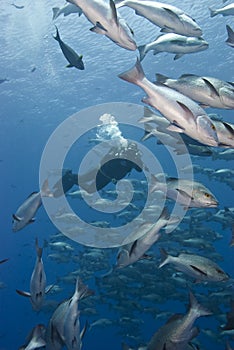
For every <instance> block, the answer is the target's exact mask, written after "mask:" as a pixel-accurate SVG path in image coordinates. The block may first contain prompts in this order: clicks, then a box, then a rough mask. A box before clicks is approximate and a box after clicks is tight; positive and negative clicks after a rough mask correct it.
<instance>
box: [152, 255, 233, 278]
mask: <svg viewBox="0 0 234 350" xmlns="http://www.w3.org/2000/svg"><path fill="white" fill-rule="evenodd" d="M160 253H161V257H162V261H161V263H160V265H159V268H161V267H163V266H164V265H166V264H172V265H173V266H174V267H175V269H176V270H178V271H181V272H184V273H185V274H187V275H189V276H191V277H193V278H195V279H196V281H197V282H221V281H227V280H228V279H229V276H228V275H227V274H226V273H225V272H224V271H223V270H222V269H221V268H220V267H219V266H218V265H217V264H216V263H214V262H213V261H212V260H210V259H208V258H205V257H203V256H200V255H195V254H184V253H181V254H179V255H178V256H177V257H176V256H171V255H169V254H167V252H166V251H165V250H164V249H162V248H161V249H160Z"/></svg>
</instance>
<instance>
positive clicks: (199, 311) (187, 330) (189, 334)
mask: <svg viewBox="0 0 234 350" xmlns="http://www.w3.org/2000/svg"><path fill="white" fill-rule="evenodd" d="M208 315H211V313H210V312H209V311H208V310H206V309H205V308H204V307H203V306H201V305H200V304H198V302H197V300H196V299H195V297H194V295H193V294H192V293H191V292H190V308H189V311H188V312H187V314H186V315H184V316H183V315H181V314H176V315H173V316H172V317H171V318H170V319H169V320H168V321H167V322H166V324H165V325H163V326H162V327H161V328H159V329H158V330H157V332H156V333H155V334H154V335H153V337H152V338H151V340H150V342H149V344H148V346H147V350H188V349H194V347H193V346H192V345H191V346H190V345H189V342H190V341H191V340H192V339H193V338H194V337H195V336H197V334H198V332H199V331H198V329H197V327H193V324H194V322H195V321H196V319H197V318H199V317H201V316H208Z"/></svg>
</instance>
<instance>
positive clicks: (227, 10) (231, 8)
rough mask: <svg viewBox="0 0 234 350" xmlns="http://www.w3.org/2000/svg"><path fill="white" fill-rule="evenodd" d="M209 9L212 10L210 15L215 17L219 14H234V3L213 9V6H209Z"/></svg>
mask: <svg viewBox="0 0 234 350" xmlns="http://www.w3.org/2000/svg"><path fill="white" fill-rule="evenodd" d="M209 10H210V17H214V16H217V15H223V16H234V3H232V4H229V5H227V6H224V7H222V8H219V9H216V10H212V9H211V8H209Z"/></svg>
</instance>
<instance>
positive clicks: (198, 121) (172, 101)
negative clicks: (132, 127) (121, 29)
mask: <svg viewBox="0 0 234 350" xmlns="http://www.w3.org/2000/svg"><path fill="white" fill-rule="evenodd" d="M119 78H121V79H123V80H126V81H128V82H130V83H132V84H135V85H138V86H139V87H141V88H142V89H143V90H144V91H145V92H146V94H147V95H148V96H147V97H146V98H144V99H143V100H142V101H143V102H145V103H147V104H149V105H150V106H152V107H154V108H155V109H157V110H159V111H160V113H162V115H163V116H164V117H165V118H167V119H168V120H169V121H170V123H171V124H170V126H169V127H168V128H167V129H168V130H171V131H175V132H180V133H185V134H186V135H188V136H190V137H191V138H193V139H195V140H197V141H199V142H200V143H203V144H205V145H208V146H218V137H217V133H216V130H215V126H214V124H213V123H212V121H211V119H210V118H209V117H208V115H207V114H206V113H205V111H204V110H203V109H202V108H201V107H200V106H199V105H198V104H197V103H195V102H194V101H193V100H191V99H190V98H188V97H187V96H185V95H183V94H181V93H179V92H178V91H175V90H173V89H171V88H169V87H167V86H165V85H163V84H158V83H157V84H153V83H151V82H150V81H149V80H148V79H147V78H146V77H145V73H144V71H143V68H142V66H141V64H140V62H139V60H137V62H136V64H135V66H134V67H133V68H132V69H130V70H129V71H127V72H124V73H122V74H120V75H119Z"/></svg>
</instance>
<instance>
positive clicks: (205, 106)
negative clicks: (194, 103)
mask: <svg viewBox="0 0 234 350" xmlns="http://www.w3.org/2000/svg"><path fill="white" fill-rule="evenodd" d="M199 106H200V107H201V108H209V107H210V106H209V105H205V104H203V103H199Z"/></svg>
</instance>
